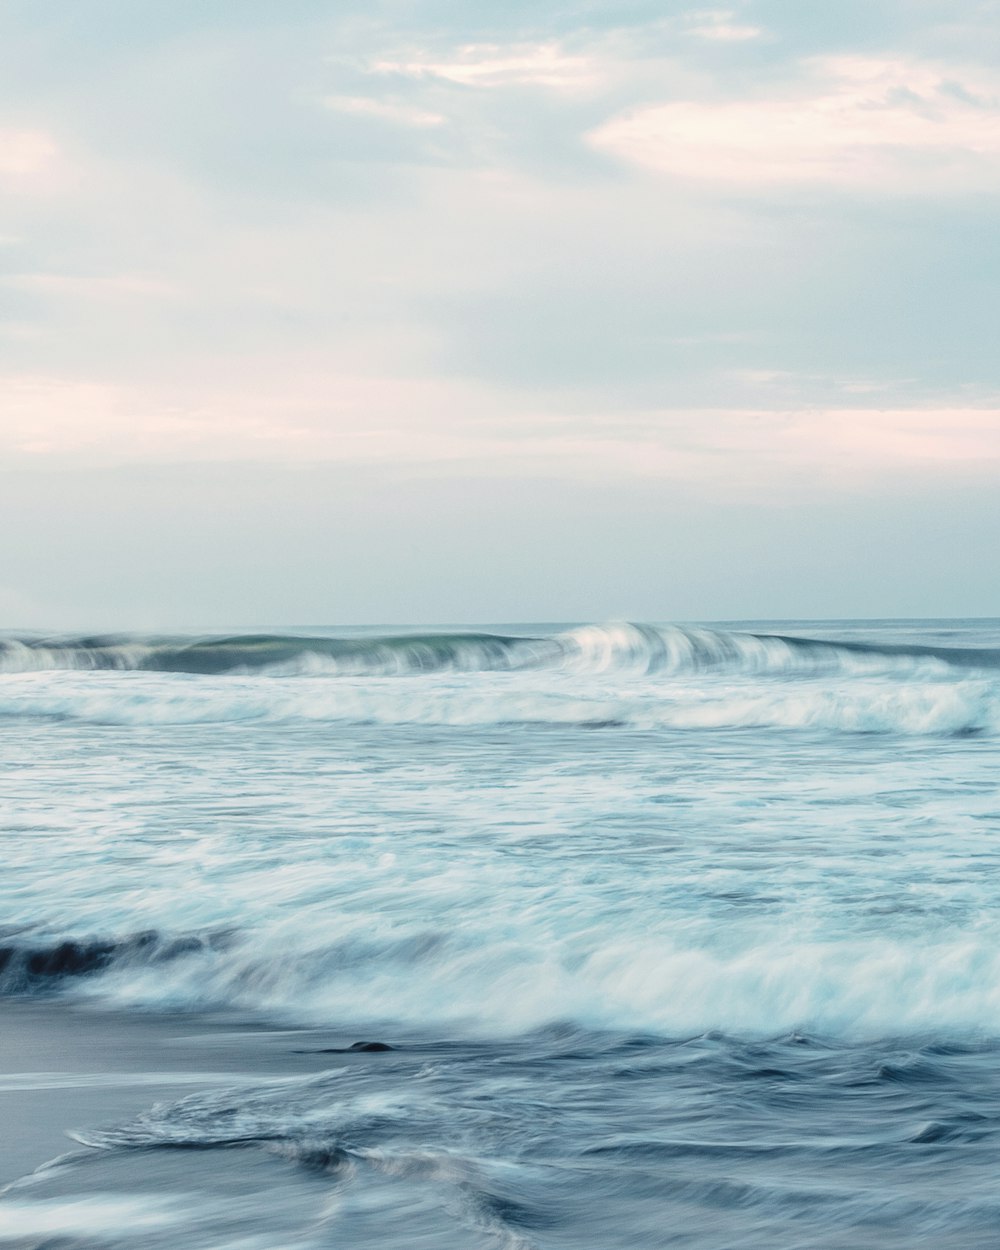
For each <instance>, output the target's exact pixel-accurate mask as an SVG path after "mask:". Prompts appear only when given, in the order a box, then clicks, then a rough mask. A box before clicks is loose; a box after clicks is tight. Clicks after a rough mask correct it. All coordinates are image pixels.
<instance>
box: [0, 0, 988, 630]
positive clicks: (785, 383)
mask: <svg viewBox="0 0 1000 1250" xmlns="http://www.w3.org/2000/svg"><path fill="white" fill-rule="evenodd" d="M998 61H1000V3H997V2H996V0H982V2H976V0H966V2H963V0H949V2H941V0H838V3H836V4H804V3H802V2H801V0H745V2H743V3H740V2H739V0H735V2H734V3H733V4H731V5H729V6H727V7H720V8H711V7H699V6H698V5H689V4H686V3H666V2H664V0H659V2H657V3H653V2H651V0H615V2H614V3H611V2H608V0H559V2H558V3H556V2H553V0H533V2H532V3H530V4H529V3H525V2H523V0H505V2H504V3H503V4H499V3H497V4H492V5H487V4H484V3H480V2H478V0H463V2H462V3H457V2H456V0H421V2H420V3H416V2H415V0H409V2H404V0H365V2H364V3H357V2H356V0H337V2H336V3H331V2H329V0H327V2H326V3H319V2H318V0H283V3H281V4H275V3H273V2H271V0H268V2H267V3H265V2H264V0H241V3H239V4H233V3H231V2H230V0H226V2H224V3H223V2H220V0H173V2H172V3H170V4H146V5H142V4H136V3H135V0H46V3H45V4H38V3H37V0H5V3H4V5H3V7H2V9H0V68H2V72H0V627H6V628H33V629H53V630H62V629H71V628H87V629H116V628H120V629H160V628H172V629H179V628H199V629H200V628H233V627H237V626H240V627H265V626H275V625H279V624H300V625H304V624H351V623H363V622H366V623H376V622H386V623H403V622H412V623H417V622H442V621H453V622H487V621H531V620H548V621H553V620H559V621H563V620H565V621H569V620H606V619H621V618H631V619H645V620H658V621H669V620H722V619H746V618H782V617H796V618H801V617H823V618H829V617H858V616H875V617H893V616H934V617H940V616H976V615H978V616H987V615H1000V578H998V576H997V564H998V560H997V554H996V553H997V549H998V547H1000V352H998V351H997V329H998V325H1000V317H998V312H1000V309H998V293H1000V231H998V230H997V227H996V222H997V213H998V208H1000V76H998V74H997V68H998Z"/></svg>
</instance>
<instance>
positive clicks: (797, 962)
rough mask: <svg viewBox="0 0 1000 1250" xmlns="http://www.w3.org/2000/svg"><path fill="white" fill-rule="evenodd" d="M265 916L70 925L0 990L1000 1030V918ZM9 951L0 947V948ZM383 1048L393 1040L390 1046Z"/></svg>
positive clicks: (467, 1013)
mask: <svg viewBox="0 0 1000 1250" xmlns="http://www.w3.org/2000/svg"><path fill="white" fill-rule="evenodd" d="M291 936H292V935H291V934H290V932H289V925H288V924H287V923H286V924H282V925H276V926H275V927H274V928H273V929H269V928H265V929H255V930H252V931H249V930H248V931H246V932H244V933H234V932H229V933H227V934H226V935H225V936H224V937H223V938H221V939H220V938H219V936H218V935H216V934H213V933H205V934H202V935H191V934H181V935H177V934H175V935H170V934H156V933H139V934H132V935H125V936H123V937H120V938H94V937H89V938H81V937H66V938H63V939H62V940H57V941H53V942H51V943H50V944H49V945H47V946H36V947H34V948H33V949H31V950H30V951H29V950H27V949H26V948H24V947H20V948H18V950H17V953H16V955H15V957H14V959H11V960H9V961H8V964H7V969H6V970H5V972H4V974H3V976H2V977H0V993H6V994H8V995H10V994H16V995H20V996H24V995H30V996H35V995H38V994H46V995H48V994H51V993H53V992H55V991H57V990H61V991H63V992H65V991H67V990H75V991H76V992H77V993H78V994H79V993H85V994H87V993H89V994H91V995H96V996H98V997H99V998H101V999H102V1000H103V1001H105V1002H111V1003H113V1004H117V1005H120V1006H124V1007H131V1008H137V1007H138V1008H143V1009H148V1010H158V1011H162V1010H167V1011H177V1010H181V1011H185V1010H188V1011H201V1010H206V1009H209V1010H216V1009H235V1010H238V1011H240V1012H249V1013H251V1014H253V1015H255V1016H257V1017H259V1018H265V1019H271V1020H274V1021H277V1022H286V1023H291V1024H297V1025H303V1024H307V1025H313V1026H337V1025H338V1024H340V1023H341V1022H342V1021H343V1020H351V1021H353V1026H354V1027H356V1028H365V1027H368V1026H370V1027H372V1028H377V1029H383V1028H386V1027H388V1028H392V1029H402V1030H404V1033H405V1032H409V1031H415V1033H416V1035H417V1036H419V1035H420V1034H422V1033H425V1032H427V1031H428V1030H430V1031H431V1033H432V1034H433V1033H435V1032H440V1031H442V1030H443V1031H445V1032H446V1033H447V1032H448V1031H450V1032H452V1033H456V1034H457V1035H460V1036H467V1037H476V1036H483V1037H487V1036H489V1037H496V1036H512V1035H523V1034H525V1033H528V1032H530V1031H532V1030H536V1029H539V1028H544V1027H548V1026H553V1025H558V1024H571V1025H573V1026H577V1027H582V1028H584V1029H596V1030H600V1031H604V1030H622V1029H624V1030H648V1031H650V1032H652V1033H653V1034H656V1035H660V1036H670V1037H683V1036H693V1035H696V1034H701V1033H704V1032H708V1031H713V1030H718V1031H721V1032H723V1033H727V1034H731V1035H740V1036H757V1037H765V1036H767V1037H770V1036H777V1035H779V1034H781V1033H786V1032H794V1031H806V1032H815V1033H817V1034H820V1035H823V1036H826V1037H830V1038H842V1039H847V1040H861V1039H865V1038H874V1037H888V1036H899V1037H902V1036H916V1035H922V1034H931V1033H933V1032H934V1031H935V1030H937V1029H940V1028H941V1027H942V1026H946V1027H947V1029H948V1030H949V1031H950V1032H952V1033H955V1032H956V1031H957V1033H958V1034H962V1035H964V1034H967V1033H968V1034H975V1033H978V1032H985V1033H987V1034H989V1035H991V1036H1000V947H998V945H997V942H996V933H995V930H994V929H993V928H990V929H989V930H988V931H987V930H984V931H982V932H976V931H973V930H968V929H965V930H959V931H957V932H955V933H954V934H952V935H950V936H947V935H945V934H943V933H937V934H936V935H935V936H934V937H932V938H928V939H927V940H924V941H919V940H914V939H912V938H909V939H904V938H903V937H902V935H897V936H895V937H891V936H889V935H888V934H886V935H882V936H879V937H877V938H873V937H867V938H863V939H862V938H854V937H846V936H845V937H841V938H839V939H835V938H832V937H827V938H826V939H824V938H822V937H820V936H819V935H817V934H813V935H809V934H808V933H807V932H806V931H804V930H803V931H801V932H797V933H795V934H781V935H779V934H777V933H776V934H774V935H772V936H771V937H759V938H758V939H757V940H756V941H754V942H751V943H750V944H749V945H747V947H746V948H745V949H743V950H741V951H738V952H737V951H731V950H726V949H725V948H724V947H721V946H716V945H714V944H709V945H692V944H691V942H690V940H689V939H685V938H684V936H683V935H682V934H674V935H672V936H670V935H667V934H660V935H658V936H656V937H654V936H652V935H649V936H646V937H641V936H639V935H638V934H637V933H635V932H632V933H631V934H625V933H622V934H620V935H618V936H617V937H616V936H614V935H613V934H612V933H611V932H610V931H609V930H607V929H605V928H603V927H597V928H595V929H594V930H593V931H588V930H585V929H579V930H575V931H567V932H566V933H564V934H562V935H560V936H559V937H551V938H550V941H549V943H548V945H547V948H546V949H540V948H538V947H532V946H531V945H530V944H528V943H527V942H526V941H525V940H524V939H525V938H526V937H527V935H526V934H525V935H521V940H510V941H508V942H507V943H503V944H496V943H493V942H491V941H489V940H488V934H487V933H486V932H485V931H484V932H482V933H478V932H468V933H463V934H455V933H448V932H445V931H441V932H440V933H437V934H434V933H430V932H428V931H426V930H423V931H421V932H419V933H418V932H415V931H411V932H405V931H404V932H399V933H394V934H373V933H369V932H364V931H355V932H353V933H349V934H343V935H341V936H340V938H338V939H334V938H333V936H332V934H331V935H328V936H327V939H326V940H323V935H322V934H321V933H317V932H309V933H298V934H295V935H294V937H295V941H294V943H293V944H292V945H290V937H291ZM7 949H8V950H9V948H7ZM386 1049H391V1048H388V1047H387V1048H386Z"/></svg>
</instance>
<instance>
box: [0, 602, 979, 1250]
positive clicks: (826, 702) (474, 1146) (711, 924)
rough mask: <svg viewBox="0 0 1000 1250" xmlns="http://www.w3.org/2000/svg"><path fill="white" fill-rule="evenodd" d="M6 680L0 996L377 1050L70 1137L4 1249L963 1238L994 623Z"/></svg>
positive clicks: (547, 638)
mask: <svg viewBox="0 0 1000 1250" xmlns="http://www.w3.org/2000/svg"><path fill="white" fill-rule="evenodd" d="M0 674H2V676H0V738H2V750H0V803H2V809H0V825H2V830H0V837H2V842H0V854H2V874H0V925H2V929H0V992H2V993H3V994H5V995H7V996H18V997H25V996H29V997H30V996H44V997H48V998H52V999H53V1000H54V1001H55V1002H56V1003H65V1005H66V1010H71V1009H72V1010H76V1009H78V1004H80V1003H81V1002H86V1003H89V1004H92V1005H93V1006H94V1007H95V1008H98V1007H100V1008H104V1007H113V1008H114V1009H115V1010H117V1011H127V1012H160V1013H163V1012H169V1013H178V1016H179V1017H180V1016H182V1015H184V1014H186V1013H202V1014H204V1013H206V1012H207V1013H212V1012H214V1013H220V1012H222V1013H227V1018H231V1019H232V1020H234V1021H240V1020H244V1021H247V1022H252V1023H253V1024H254V1026H255V1027H259V1026H261V1025H264V1024H269V1025H272V1026H273V1027H275V1028H276V1029H280V1030H287V1036H288V1038H289V1039H291V1040H290V1041H289V1049H290V1051H291V1050H295V1049H298V1048H300V1047H302V1046H305V1043H304V1042H302V1041H301V1040H300V1041H299V1042H296V1041H295V1039H296V1038H298V1039H308V1038H310V1037H311V1036H313V1033H312V1032H310V1031H320V1032H322V1031H325V1032H323V1036H324V1037H325V1036H328V1035H329V1033H330V1031H333V1032H334V1033H335V1034H336V1035H337V1036H338V1037H339V1038H342V1039H343V1047H344V1048H346V1047H348V1046H349V1045H350V1043H351V1042H352V1041H355V1040H378V1041H380V1042H382V1043H384V1044H385V1045H386V1046H391V1047H392V1049H391V1050H379V1051H372V1052H367V1051H362V1052H358V1051H355V1052H350V1053H348V1055H346V1056H342V1055H336V1056H335V1055H331V1056H330V1066H329V1068H328V1069H325V1068H324V1069H322V1070H320V1071H318V1072H317V1071H311V1072H308V1073H306V1074H303V1075H294V1074H293V1075H290V1076H283V1077H281V1078H280V1079H277V1078H274V1077H273V1076H272V1077H267V1078H265V1077H263V1076H262V1077H261V1078H260V1079H259V1080H255V1079H254V1078H253V1074H252V1073H249V1074H244V1076H243V1077H242V1078H241V1079H240V1080H239V1081H235V1082H232V1083H229V1084H225V1083H223V1084H220V1085H219V1086H217V1087H214V1086H213V1087H211V1088H206V1089H199V1090H198V1091H197V1092H195V1093H192V1094H189V1095H187V1096H181V1097H178V1098H175V1099H167V1100H161V1101H159V1102H157V1103H156V1104H155V1105H153V1106H151V1107H150V1108H149V1109H148V1110H147V1111H145V1112H143V1113H142V1114H141V1115H139V1116H138V1117H137V1118H135V1119H132V1120H128V1121H125V1122H121V1123H113V1124H101V1125H93V1126H89V1127H87V1126H84V1127H83V1128H82V1131H81V1132H80V1133H79V1134H78V1140H79V1142H80V1145H81V1149H80V1150H79V1152H78V1153H76V1154H74V1155H72V1156H71V1157H70V1158H69V1159H67V1160H66V1161H65V1162H64V1163H63V1164H62V1165H60V1167H59V1168H57V1169H55V1170H54V1171H52V1172H51V1173H50V1174H44V1175H42V1176H41V1178H40V1179H39V1178H36V1180H35V1183H33V1184H32V1185H30V1186H28V1187H23V1186H22V1187H18V1186H15V1187H14V1188H13V1189H12V1190H11V1191H9V1192H8V1194H7V1195H6V1198H5V1199H4V1200H3V1201H0V1213H2V1214H0V1245H17V1246H35V1245H37V1246H42V1245H45V1246H49V1245H51V1246H55V1245H58V1246H59V1247H64V1246H66V1247H70V1246H73V1247H76V1246H80V1247H85V1246H86V1247H90V1246H106V1245H121V1244H127V1245H136V1246H138V1245H142V1246H149V1247H176V1246H179V1245H184V1246H185V1247H188V1248H190V1247H205V1248H206V1250H208V1248H212V1250H221V1248H222V1247H236V1246H240V1247H254V1246H259V1247H260V1248H261V1250H278V1248H279V1247H280V1248H282V1250H284V1248H291V1247H296V1248H298V1247H302V1250H309V1248H312V1247H319V1246H340V1245H343V1246H351V1247H352V1248H355V1250H359V1248H365V1247H376V1246H378V1247H386V1246H401V1247H402V1246H406V1247H417V1246H427V1247H439V1248H441V1250H451V1248H455V1250H460V1248H461V1250H470V1248H478V1247H483V1248H487V1247H509V1248H515V1250H530V1248H537V1250H547V1248H549V1247H551V1248H553V1250H554V1248H556V1247H565V1248H567V1250H591V1248H593V1250H618V1248H621V1250H626V1248H628V1250H645V1248H647V1247H648V1248H650V1250H652V1248H654V1247H661V1246H683V1247H691V1248H692V1250H720V1248H722V1247H737V1246H739V1247H744V1246H745V1247H771V1248H774V1247H780V1248H786V1247H789V1248H790V1247H803V1248H804V1247H830V1248H833V1247H845V1248H846V1247H851V1248H856V1247H864V1246H875V1245H878V1246H880V1247H900V1248H901V1250H902V1248H904V1247H906V1248H907V1250H909V1248H912V1247H914V1246H933V1247H952V1246H954V1247H963V1248H977V1247H995V1246H997V1245H998V1244H1000V1192H998V1190H997V1184H996V1177H995V1165H996V1157H997V1149H998V1146H1000V877H998V868H1000V795H998V783H997V778H998V776H1000V622H990V621H971V622H964V621H940V622H836V623H827V624H823V623H806V622H782V623H774V622H771V623H766V624H755V623H752V622H746V623H740V624H738V625H726V626H713V627H707V626H697V627H696V626H685V627H681V626H664V625H660V626H651V625H632V624H614V625H601V626H597V625H593V626H582V627H574V628H563V629H559V628H556V627H535V628H532V627H513V626H508V627H498V628H495V629H489V630H483V631H478V632H470V631H459V630H454V629H439V630H421V631H416V630H406V631H376V630H368V631H355V632H354V633H352V632H351V631H336V630H291V631H283V632H278V633H273V634H268V635H259V636H247V635H240V634H235V635H232V636H229V637H203V638H193V637H192V638H187V637H169V638H166V637H165V638H151V637H133V636H130V637H115V638H69V637H67V638H45V637H40V636H18V637H13V636H8V637H5V638H3V639H2V640H0ZM302 1031H304V1032H302ZM317 1035H318V1034H317ZM338 1049H339V1048H338ZM67 1145H69V1143H67ZM194 1160H196V1162H194Z"/></svg>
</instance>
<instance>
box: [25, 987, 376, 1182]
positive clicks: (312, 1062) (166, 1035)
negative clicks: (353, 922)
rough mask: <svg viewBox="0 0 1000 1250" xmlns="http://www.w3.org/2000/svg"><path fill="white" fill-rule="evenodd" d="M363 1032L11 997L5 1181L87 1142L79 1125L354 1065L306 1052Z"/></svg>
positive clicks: (344, 1058)
mask: <svg viewBox="0 0 1000 1250" xmlns="http://www.w3.org/2000/svg"><path fill="white" fill-rule="evenodd" d="M356 1040H358V1039H356V1038H353V1037H351V1038H347V1039H345V1038H343V1037H342V1036H339V1035H337V1034H334V1033H332V1032H331V1031H330V1030H316V1031H313V1030H295V1031H284V1030H276V1029H273V1028H268V1027H266V1026H264V1025H260V1024H256V1023H252V1022H251V1023H248V1022H246V1021H242V1020H239V1019H238V1018H236V1017H224V1016H196V1015H183V1016H164V1015H148V1016H147V1015H136V1014H128V1015H126V1014H124V1013H119V1012H109V1011H102V1010H97V1009H91V1008H87V1007H80V1006H71V1005H69V1004H66V1003H64V1002H47V1003H39V1002H28V1001H25V1002H18V1001H16V1000H14V1001H12V1000H7V1001H5V1002H4V1003H2V1005H0V1185H3V1184H7V1183H8V1182H10V1181H12V1180H15V1179H17V1178H18V1177H21V1176H24V1175H26V1174H27V1173H29V1172H32V1171H34V1170H35V1169H36V1168H38V1167H40V1166H41V1165H42V1164H43V1163H46V1162H48V1161H49V1160H51V1159H53V1158H55V1157H57V1156H58V1155H61V1154H65V1153H66V1152H67V1151H70V1150H75V1149H79V1148H80V1147H79V1146H78V1145H77V1143H76V1142H74V1141H73V1140H72V1139H71V1138H70V1137H69V1136H68V1134H69V1132H71V1131H72V1130H74V1129H82V1128H95V1127H99V1126H106V1125H111V1124H114V1123H116V1122H118V1121H121V1120H125V1119H128V1118H130V1117H132V1116H135V1115H136V1114H138V1113H139V1112H140V1111H142V1110H143V1109H144V1108H146V1107H149V1106H150V1105H151V1104H153V1103H154V1102H157V1101H160V1100H162V1099H174V1098H181V1097H183V1096H184V1095H185V1094H187V1093H191V1092H192V1091H194V1090H197V1089H203V1088H207V1087H210V1086H214V1085H219V1084H226V1083H237V1082H239V1081H240V1080H241V1079H246V1080H248V1081H254V1080H259V1079H260V1078H261V1077H264V1078H268V1077H281V1076H306V1075H308V1074H309V1073H312V1072H319V1071H323V1070H325V1069H329V1068H332V1067H335V1066H337V1065H338V1064H339V1063H349V1062H351V1056H350V1055H339V1054H313V1053H306V1054H301V1053H296V1052H297V1051H300V1050H306V1051H310V1050H318V1049H320V1048H322V1047H345V1046H349V1045H350V1044H351V1043H352V1042H354V1041H356Z"/></svg>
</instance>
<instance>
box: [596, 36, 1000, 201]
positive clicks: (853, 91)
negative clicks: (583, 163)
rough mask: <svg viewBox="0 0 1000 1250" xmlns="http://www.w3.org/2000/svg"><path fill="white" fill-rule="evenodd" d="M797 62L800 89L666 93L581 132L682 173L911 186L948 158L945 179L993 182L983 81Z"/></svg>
mask: <svg viewBox="0 0 1000 1250" xmlns="http://www.w3.org/2000/svg"><path fill="white" fill-rule="evenodd" d="M808 68H809V70H810V77H809V81H808V85H807V87H806V89H805V90H803V89H802V88H800V87H789V88H787V89H786V90H785V91H784V92H782V93H775V94H772V95H770V96H766V97H762V98H747V99H740V100H700V99H699V100H691V99H688V100H683V99H682V100H672V101H669V102H665V103H662V104H655V105H651V106H646V107H642V108H638V109H633V110H630V111H629V112H626V113H623V114H620V115H619V116H617V117H614V118H612V119H610V120H609V121H608V122H606V123H604V124H603V125H602V126H600V127H598V128H597V129H596V130H594V131H592V132H591V134H590V135H589V139H590V142H591V143H592V144H593V145H594V146H595V147H597V148H600V149H601V150H603V151H606V152H609V153H611V154H612V155H615V156H617V157H618V158H620V159H622V160H624V161H627V162H630V163H633V164H636V165H640V166H643V167H645V168H647V169H650V170H654V171H657V172H660V173H665V174H669V175H673V176H677V177H684V178H697V179H708V180H720V181H732V182H742V183H750V184H752V183H772V182H809V181H829V182H843V183H847V184H850V183H876V184H880V185H882V186H890V185H897V186H900V187H912V186H914V185H915V184H916V185H922V184H926V183H927V181H928V179H929V178H930V177H933V176H934V172H935V171H937V172H938V173H940V171H941V170H942V169H944V168H947V169H948V171H949V172H950V173H951V174H952V175H953V176H954V178H955V180H956V181H955V184H954V185H955V187H956V189H962V190H964V189H966V188H967V187H968V186H969V185H970V183H971V184H973V185H975V186H981V187H984V188H993V189H1000V166H998V163H997V162H998V159H1000V100H998V98H997V96H996V95H995V94H994V93H993V90H992V87H991V86H990V85H989V84H982V83H979V82H978V81H976V80H975V79H974V78H973V77H972V76H970V75H969V74H968V73H963V72H962V71H961V70H954V69H949V68H948V67H939V66H932V65H927V64H924V63H921V62H915V61H905V60H899V59H896V60H881V59H877V58H865V57H853V58H852V57H841V58H825V59H822V60H817V61H814V62H811V63H810V64H809V65H808ZM941 189H946V188H945V186H944V185H943V184H942V186H941Z"/></svg>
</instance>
